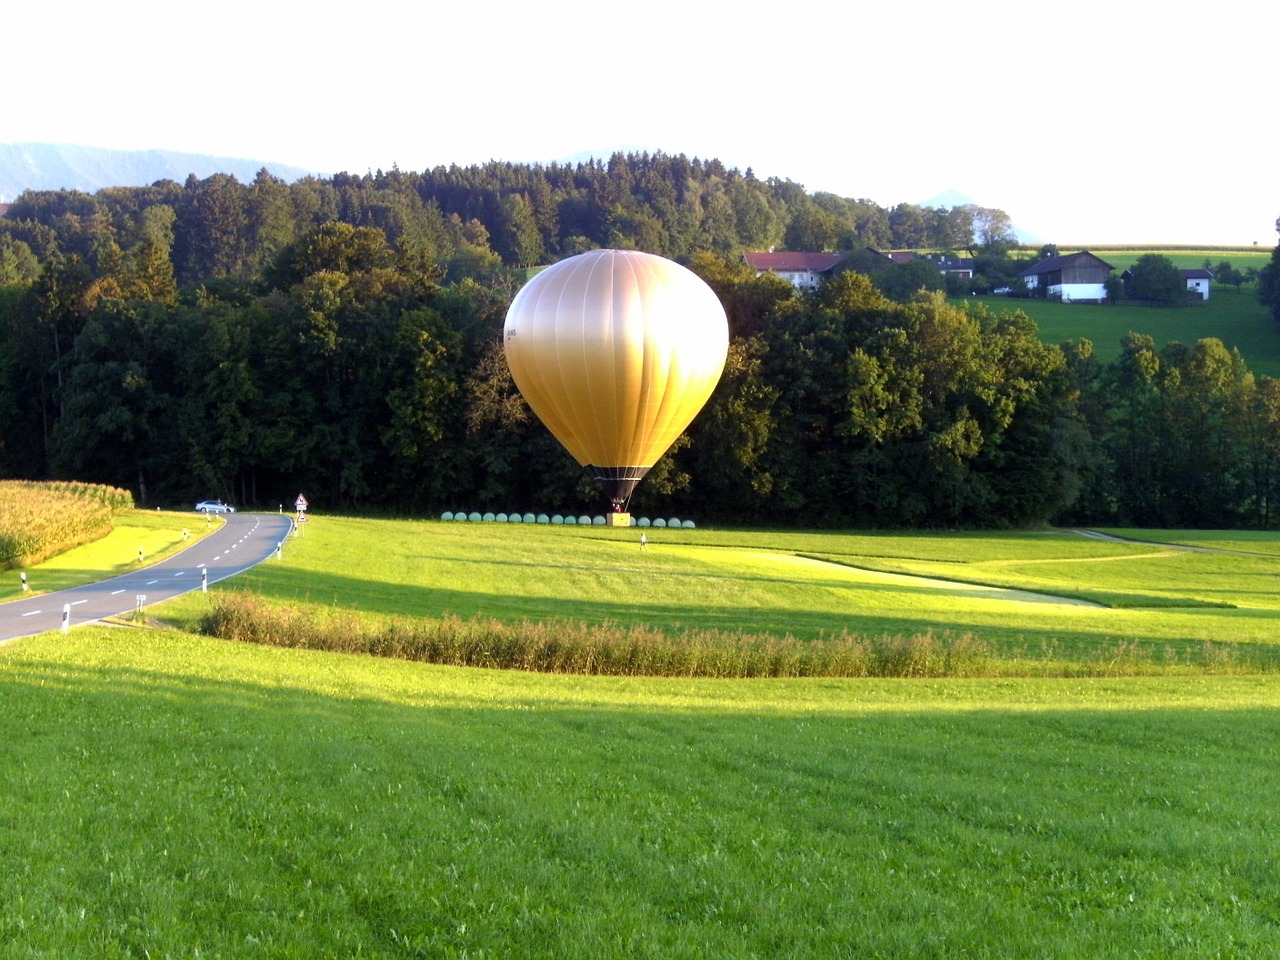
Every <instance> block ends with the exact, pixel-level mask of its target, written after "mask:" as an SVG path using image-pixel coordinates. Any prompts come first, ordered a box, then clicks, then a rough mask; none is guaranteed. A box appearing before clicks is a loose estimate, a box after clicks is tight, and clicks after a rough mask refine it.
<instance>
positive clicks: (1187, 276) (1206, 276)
mask: <svg viewBox="0 0 1280 960" xmlns="http://www.w3.org/2000/svg"><path fill="white" fill-rule="evenodd" d="M1178 272H1179V273H1180V274H1182V279H1183V280H1212V279H1213V271H1212V270H1206V269H1205V268H1204V267H1196V268H1195V269H1194V270H1179V271H1178Z"/></svg>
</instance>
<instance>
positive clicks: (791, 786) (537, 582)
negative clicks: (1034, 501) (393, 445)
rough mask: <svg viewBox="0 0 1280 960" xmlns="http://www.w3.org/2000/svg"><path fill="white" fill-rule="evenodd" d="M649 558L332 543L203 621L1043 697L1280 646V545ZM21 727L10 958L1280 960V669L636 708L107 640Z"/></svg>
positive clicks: (252, 578)
mask: <svg viewBox="0 0 1280 960" xmlns="http://www.w3.org/2000/svg"><path fill="white" fill-rule="evenodd" d="M127 517H128V521H127V522H141V521H140V518H139V514H138V513H134V514H130V515H127ZM179 517H180V515H174V518H175V519H177V518H179ZM155 522H156V523H157V524H162V522H163V521H162V520H161V519H159V518H157V520H156V521H155ZM193 532H194V530H193ZM638 532H639V531H638V530H635V529H631V530H625V529H624V530H613V529H608V528H601V527H554V526H537V525H524V524H521V525H508V524H478V523H457V522H450V523H445V522H440V521H426V520H399V521H395V520H385V519H381V520H371V519H357V518H340V517H324V516H319V517H315V518H313V520H312V522H311V523H308V524H306V525H304V526H303V527H301V528H300V533H299V535H297V536H295V537H293V538H292V539H291V540H290V541H289V543H288V544H287V545H286V547H285V549H284V552H283V557H282V558H281V559H278V560H277V559H273V560H270V561H267V562H266V563H264V564H262V565H260V566H258V567H256V568H254V570H253V571H251V572H250V573H248V574H246V575H243V576H241V577H237V578H235V580H233V581H229V582H227V583H226V584H219V585H218V586H217V588H216V589H215V590H214V591H213V594H212V595H213V596H215V597H216V596H217V595H218V594H219V593H220V592H222V591H225V590H246V589H247V590H252V591H255V592H257V593H260V594H262V595H263V596H265V597H267V598H270V599H274V600H277V601H281V602H284V601H289V602H296V603H300V604H304V605H307V606H315V607H321V608H329V609H335V610H346V609H354V610H359V611H362V612H363V613H364V615H366V616H368V617H371V618H378V617H386V616H392V615H395V616H405V615H410V616H421V617H434V616H439V615H441V614H444V613H456V614H459V615H461V616H464V617H465V616H471V615H484V616H488V617H497V618H502V619H512V620H514V619H520V618H531V619H550V620H555V619H565V620H589V621H595V622H617V623H628V622H633V623H634V622H640V623H646V624H652V625H655V626H659V627H662V628H665V629H669V630H672V631H678V630H681V629H686V628H693V627H697V626H700V625H706V626H714V627H716V628H718V629H742V630H750V631H763V630H771V631H778V632H790V633H793V634H795V635H798V636H802V637H815V636H819V635H823V634H826V633H831V632H834V631H838V630H842V629H850V630H865V631H876V632H892V633H907V632H914V631H919V630H931V631H937V632H947V633H968V632H972V633H975V634H977V635H979V636H980V637H982V638H984V639H985V640H987V641H989V642H991V643H992V644H995V645H996V646H997V647H998V648H999V649H1000V650H1001V651H1003V652H1004V655H1005V656H1007V658H1008V660H1009V662H1010V663H1012V664H1015V665H1016V664H1017V663H1019V662H1021V663H1024V664H1029V663H1032V662H1033V661H1034V662H1035V663H1044V662H1046V661H1047V660H1050V659H1053V658H1057V659H1058V660H1060V661H1062V662H1069V661H1071V660H1072V659H1073V658H1074V659H1075V660H1077V661H1079V660H1087V659H1090V658H1096V657H1099V656H1102V657H1115V656H1123V655H1124V651H1125V649H1128V648H1129V647H1131V646H1132V645H1133V644H1141V645H1146V646H1149V647H1152V648H1156V647H1159V648H1172V649H1175V650H1184V651H1188V652H1190V651H1193V650H1197V649H1199V648H1200V647H1201V646H1203V643H1204V641H1206V640H1215V641H1220V642H1221V643H1224V644H1227V645H1231V644H1240V645H1247V646H1248V647H1250V648H1263V647H1267V646H1271V645H1274V644H1275V643H1276V639H1277V636H1278V635H1280V631H1278V630H1277V629H1276V625H1277V622H1280V592H1278V591H1277V578H1278V576H1280V566H1277V565H1278V564H1280V536H1278V535H1276V534H1242V533H1215V532H1210V533H1196V532H1187V531H1154V532H1151V534H1150V536H1144V535H1145V534H1146V532H1145V531H1123V530H1115V531H1108V533H1110V534H1112V535H1115V536H1117V537H1121V536H1130V537H1132V538H1134V539H1148V540H1152V541H1158V542H1156V543H1136V542H1127V541H1124V540H1103V539H1094V538H1090V537H1085V536H1081V535H1078V534H1076V533H1072V532H1069V531H1053V530H1046V531H1038V532H1023V533H1000V534H991V533H972V534H917V533H910V534H897V533H849V532H843V533H818V532H808V533H789V532H784V531H750V530H717V529H712V528H700V529H697V530H674V529H665V530H664V529H650V530H649V531H648V534H649V538H650V545H649V547H648V549H647V550H645V551H643V552H642V551H641V550H640V549H639V544H638V540H637V537H638ZM138 535H139V530H138V529H135V530H133V532H130V528H129V527H127V526H126V527H124V528H121V529H117V531H116V532H115V533H113V534H112V535H111V537H108V538H106V539H104V540H103V541H100V543H99V544H95V545H93V546H94V547H97V548H100V549H102V550H103V551H105V552H104V553H102V554H101V555H99V556H98V557H97V558H96V560H94V561H91V560H90V559H89V558H88V557H87V556H86V555H84V554H81V559H80V560H79V561H77V564H76V575H77V576H79V577H81V578H82V579H83V578H92V577H93V576H94V571H93V570H92V566H93V563H94V562H96V563H99V564H103V565H106V564H108V563H109V562H116V561H115V559H114V548H112V547H111V546H110V541H111V539H112V538H116V539H117V540H118V541H119V543H121V544H126V545H130V544H132V540H131V539H130V538H131V537H132V538H135V539H136V537H137V536H138ZM1187 547H1199V548H1205V547H1209V548H1215V550H1214V551H1212V552H1211V551H1208V550H1204V551H1202V550H1193V549H1187ZM82 549H84V548H82ZM68 556H70V554H68ZM45 566H47V565H41V566H40V567H36V568H33V570H32V571H30V572H31V573H32V574H33V575H38V576H43V574H42V572H41V571H42V570H43V568H44V567H45ZM6 576H7V575H6ZM5 582H6V584H7V581H5ZM1010 588H1017V589H1018V590H1019V591H1034V592H1011V590H1010ZM1067 597H1070V598H1074V599H1076V600H1078V601H1092V602H1094V603H1098V602H1101V603H1112V604H1115V605H1113V606H1098V605H1088V604H1087V603H1080V602H1076V603H1068V602H1063V601H1064V599H1065V598H1067ZM207 602H208V600H207V598H206V597H204V595H202V594H190V595H188V596H187V597H185V598H182V599H180V600H177V601H173V602H170V603H168V604H164V605H160V606H159V607H156V608H152V610H151V611H150V612H151V613H152V614H153V615H155V616H157V617H160V618H162V619H163V620H165V621H168V622H169V623H171V624H174V625H176V626H177V627H182V626H184V625H188V624H190V623H193V622H194V621H195V620H196V619H197V618H198V617H199V616H200V614H201V612H202V610H203V609H204V604H205V603H207ZM1122 602H1124V603H1129V604H1130V605H1129V606H1122V605H1120V604H1121V603H1122ZM1221 604H1230V605H1229V606H1224V605H1221ZM0 729H3V730H4V731H5V736H4V737H3V738H0V795H3V797H4V798H5V801H4V806H3V810H4V816H3V817H0V853H2V855H3V857H4V862H5V865H6V869H5V871H4V872H3V873H2V874H0V944H3V947H2V948H0V956H4V957H6V958H7V957H15V958H26V957H31V958H35V957H55V956H56V957H63V956H83V957H93V958H126V957H145V956H152V957H164V956H171V957H237V958H239V957H250V958H252V957H270V958H308V960H311V958H326V957H329V958H347V957H378V958H382V957H387V958H390V957H405V956H409V957H445V958H461V957H528V958H543V957H545V958H591V960H596V958H612V957H618V958H624V957H625V958H632V957H655V958H657V957H661V958H664V960H665V958H680V957H688V958H695V957H696V958H703V957H711V956H714V957H726V958H737V957H741V958H748V957H770V958H772V957H793V958H811V957H894V958H896V957H935V958H952V957H954V958H960V957H989V958H1002V957H1037V958H1071V960H1079V958H1095V957H1096V958H1110V957H1114V956H1133V957H1151V958H1156V957H1161V958H1170V957H1172V958H1187V960H1191V958H1196V960H1199V958H1202V957H1233V958H1250V960H1252V958H1258V957H1263V958H1265V957H1270V956H1277V955H1280V947H1277V942H1278V941H1277V938H1276V930H1277V925H1278V924H1280V913H1277V903H1278V902H1280V901H1278V900H1277V891H1278V890H1280V886H1278V885H1277V875H1276V863H1275V854H1276V849H1277V847H1276V841H1275V836H1276V834H1277V829H1278V828H1280V814H1278V813H1277V811H1276V804H1275V796H1276V795H1277V791H1278V790H1280V767H1278V766H1277V765H1276V763H1275V760H1274V752H1275V748H1274V744H1275V742H1276V741H1277V738H1278V737H1280V674H1278V673H1277V672H1275V671H1264V672H1261V673H1253V674H1247V673H1241V672H1239V671H1236V672H1235V673H1234V675H1222V674H1219V673H1216V672H1215V671H1214V670H1213V668H1212V665H1210V666H1209V668H1208V669H1205V668H1203V667H1201V668H1197V669H1195V670H1194V671H1192V672H1188V670H1185V669H1180V668H1179V669H1170V670H1167V671H1165V672H1164V674H1163V675H1159V676H1138V677H1125V678H1119V677H1112V678H1100V679H1099V678H1095V679H1082V678H1079V677H1074V678H1072V677H1067V678H1060V679H1050V678H1045V677H1034V676H1033V677H1026V676H1023V677H1017V676H998V675H997V676H993V677H991V678H988V679H963V680H833V679H811V680H738V681H725V680H693V679H688V678H684V679H657V678H638V677H627V678H610V677H586V676H564V675H553V674H534V673H524V672H515V671H495V670H481V669H457V668H446V667H437V666H430V665H424V664H417V663H409V662H403V661H394V660H385V659H377V658H372V657H365V656H351V655H343V654H333V653H322V652H315V651H298V650H285V649H278V648H270V647H256V646H251V645H247V644H236V643H231V642H227V641H221V640H215V639H211V638H206V637H199V636H196V635H194V634H192V633H189V632H183V631H182V630H180V629H170V628H166V629H149V630H143V629H137V628H132V627H126V626H120V627H82V628H77V629H75V630H73V631H72V632H71V633H70V635H68V636H63V635H62V634H60V633H49V634H44V635H41V636H39V637H32V638H26V639H22V640H17V641H12V642H10V643H7V644H4V645H0Z"/></svg>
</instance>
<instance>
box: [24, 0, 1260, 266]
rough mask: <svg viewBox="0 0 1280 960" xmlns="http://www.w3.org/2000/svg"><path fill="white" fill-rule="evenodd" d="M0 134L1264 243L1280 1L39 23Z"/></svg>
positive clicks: (322, 1)
mask: <svg viewBox="0 0 1280 960" xmlns="http://www.w3.org/2000/svg"><path fill="white" fill-rule="evenodd" d="M15 7H16V8H11V9H9V10H8V11H7V12H6V13H5V14H3V15H0V26H2V27H3V36H4V65H5V75H6V76H7V77H8V78H9V92H8V93H7V95H6V96H5V98H4V101H5V102H4V106H3V108H2V109H0V142H4V143H21V142H49V143H74V144H83V145H88V146H98V147H111V148H118V149H148V148H163V149H169V150H179V151H192V152H199V153H207V154H213V155H216V156H226V157H241V158H248V159H254V160H262V161H267V162H276V163H281V164H288V165H292V166H297V167H303V168H306V169H309V170H313V171H315V172H317V173H323V174H329V173H333V172H337V171H340V170H348V171H351V172H354V173H365V172H368V171H370V170H377V169H390V168H391V167H392V166H399V167H400V168H401V169H402V170H409V171H420V170H424V169H427V168H430V167H433V166H436V165H438V164H446V165H447V164H450V163H458V164H464V165H465V164H471V163H482V162H484V161H487V160H490V159H498V160H510V161H515V162H546V161H550V160H557V159H565V158H570V157H575V156H577V155H580V154H582V153H584V152H591V153H594V154H597V155H601V156H607V155H608V154H609V153H610V152H612V151H613V150H615V149H623V150H636V149H647V150H651V151H652V150H662V151H665V152H667V153H684V154H687V155H689V156H691V157H692V156H699V157H704V158H706V157H718V158H719V159H720V160H722V161H723V162H724V163H725V164H726V165H727V166H730V167H738V168H739V169H740V170H744V171H745V169H746V168H747V167H748V166H750V167H752V168H753V169H754V171H755V173H756V175H757V176H758V177H760V178H762V179H763V178H766V177H771V176H777V177H784V178H789V179H791V180H794V181H796V182H798V183H801V184H803V185H804V186H805V187H806V188H807V189H808V190H810V191H816V190H825V191H830V192H833V193H837V194H840V195H842V196H848V197H866V198H868V199H871V200H874V201H875V202H876V203H879V204H881V205H882V206H886V207H890V206H893V205H894V204H896V203H899V202H902V201H907V202H912V203H921V202H924V201H927V200H930V199H932V198H933V197H936V196H938V195H939V194H942V193H944V192H945V191H948V190H953V191H957V192H958V193H960V194H963V195H965V196H967V197H968V198H970V199H971V200H972V201H973V202H975V203H979V204H981V205H983V206H989V207H999V208H1000V209H1003V210H1005V211H1006V212H1007V213H1008V214H1009V215H1010V217H1011V218H1012V219H1013V222H1014V224H1015V225H1016V226H1017V227H1018V228H1019V229H1020V230H1021V231H1022V233H1023V234H1024V235H1027V234H1030V235H1034V239H1036V240H1045V241H1052V242H1055V243H1059V244H1062V245H1066V244H1083V243H1089V244H1093V245H1095V246H1097V245H1101V244H1103V243H1145V242H1151V243H1207V244H1250V243H1254V242H1256V243H1258V244H1259V245H1260V246H1267V247H1270V246H1274V245H1275V243H1276V239H1277V238H1276V232H1275V221H1276V218H1277V217H1278V216H1280V175H1277V159H1276V156H1277V129H1278V128H1277V124H1276V116H1277V114H1278V112H1280V110H1278V104H1277V100H1276V95H1275V92H1274V89H1275V88H1274V68H1275V38H1276V37H1277V35H1280V12H1278V11H1280V7H1277V6H1276V5H1275V4H1274V2H1273V0H1237V2H1234V3H1232V2H1227V3H1222V4H1218V5H1215V6H1212V7H1196V8H1191V7H1184V6H1183V5H1180V4H1169V5H1161V4H1154V5H1148V4H1137V3H1131V2H1126V0H1119V2H1115V0H1108V2H1100V0H1075V2H1073V3H1070V4H1061V5H1059V4H1038V3H1026V2H1021V0H1020V2H1009V0H985V2H984V0H978V2H976V3H971V4H957V3H954V2H949V3H940V2H938V0H917V2H911V3H897V2H886V0H880V2H871V3H866V4H858V3H849V2H847V0H844V2H839V3H833V2H828V0H815V2H811V3H808V4H771V5H764V6H761V7H754V8H748V7H747V6H746V5H743V4H737V5H735V4H725V3H714V4H713V3H710V2H708V0H646V2H645V3H629V4H618V3H598V4H590V5H587V4H557V3H547V4H539V5H534V4H529V3H519V4H517V3H513V2H511V0H490V2H488V3H456V4H451V5H437V4H408V3H399V2H396V3H392V2H388V0H366V2H364V3H350V2H343V3H336V2H333V0H315V2H309V3H300V2H293V3H285V2H281V0H254V2H248V0H224V2H221V3H219V4H213V5H210V4H174V3H171V2H168V0H164V2H160V0H119V2H117V3H102V4H92V5H86V6H85V7H83V8H81V7H79V5H77V9H76V10H75V12H74V13H73V12H72V11H71V10H70V9H69V8H68V7H67V6H66V5H63V4H43V3H22V4H18V5H15Z"/></svg>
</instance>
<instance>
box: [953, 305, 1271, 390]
mask: <svg viewBox="0 0 1280 960" xmlns="http://www.w3.org/2000/svg"><path fill="white" fill-rule="evenodd" d="M972 299H973V301H976V302H981V303H985V304H986V305H987V307H988V308H989V309H991V310H992V311H993V312H995V313H1007V312H1010V311H1013V310H1021V311H1022V312H1023V313H1025V314H1026V315H1027V316H1029V317H1030V318H1031V319H1032V320H1034V321H1035V322H1036V326H1037V327H1038V328H1039V334H1040V339H1041V340H1043V341H1045V342H1046V343H1064V342H1065V341H1067V340H1076V341H1079V340H1084V339H1087V340H1090V341H1092V342H1093V346H1094V353H1095V355H1096V356H1098V357H1099V358H1100V359H1102V360H1114V359H1115V358H1116V357H1118V356H1120V350H1121V347H1120V344H1121V341H1122V340H1123V339H1124V337H1125V335H1126V334H1128V333H1130V332H1134V333H1143V334H1147V335H1148V336H1150V337H1152V338H1153V339H1154V340H1155V342H1156V346H1157V348H1160V347H1163V346H1165V345H1167V344H1169V343H1171V342H1173V341H1177V342H1179V343H1183V344H1186V345H1188V346H1190V345H1191V344H1194V343H1195V342H1196V341H1197V340H1203V339H1205V338H1206V337H1216V338H1217V339H1219V340H1221V341H1222V342H1223V343H1224V344H1225V345H1226V347H1227V349H1228V350H1232V349H1238V350H1239V351H1240V353H1241V355H1243V357H1244V359H1245V362H1246V363H1247V364H1248V365H1249V369H1250V370H1252V371H1253V372H1254V373H1255V374H1265V375H1267V376H1270V377H1280V326H1277V325H1276V323H1275V321H1274V320H1273V319H1272V318H1271V316H1270V315H1269V314H1268V313H1267V310H1266V308H1265V307H1263V306H1262V304H1260V303H1259V302H1258V299H1257V296H1256V294H1255V292H1254V288H1253V287H1251V286H1245V287H1243V288H1242V289H1241V290H1239V291H1236V290H1235V289H1221V288H1218V287H1214V289H1213V294H1212V296H1211V298H1210V299H1209V300H1208V301H1207V302H1205V303H1188V304H1183V305H1181V306H1176V307H1142V306H1135V305H1133V304H1128V303H1124V302H1121V303H1114V304H1087V303H1058V302H1055V301H1051V300H1035V299H1028V300H1013V299H1009V298H1007V297H976V298H972Z"/></svg>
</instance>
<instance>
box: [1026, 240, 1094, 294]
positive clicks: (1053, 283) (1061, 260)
mask: <svg viewBox="0 0 1280 960" xmlns="http://www.w3.org/2000/svg"><path fill="white" fill-rule="evenodd" d="M1113 269H1114V267H1112V266H1111V264H1109V263H1107V262H1106V261H1105V260H1102V259H1100V258H1099V257H1095V256H1094V255H1093V254H1092V253H1090V252H1089V251H1087V250H1082V251H1081V252H1080V253H1069V254H1067V255H1066V256H1065V257H1046V258H1045V259H1043V260H1041V261H1040V262H1039V263H1036V264H1033V265H1032V266H1030V267H1027V269H1025V270H1023V271H1022V273H1020V274H1019V276H1020V277H1022V279H1023V280H1024V281H1025V282H1026V284H1027V289H1028V290H1044V291H1045V296H1047V297H1050V298H1051V299H1054V300H1061V301H1062V302H1063V303H1101V302H1102V301H1103V300H1105V299H1106V297H1107V287H1106V284H1107V278H1108V277H1110V276H1111V271H1112V270H1113Z"/></svg>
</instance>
